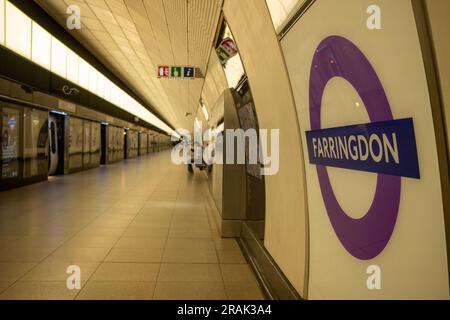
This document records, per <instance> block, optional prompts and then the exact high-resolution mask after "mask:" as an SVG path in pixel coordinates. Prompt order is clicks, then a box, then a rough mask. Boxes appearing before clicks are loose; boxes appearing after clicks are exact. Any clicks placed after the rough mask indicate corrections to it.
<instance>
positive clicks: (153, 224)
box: [128, 220, 170, 229]
mask: <svg viewBox="0 0 450 320" xmlns="http://www.w3.org/2000/svg"><path fill="white" fill-rule="evenodd" d="M169 227H170V220H166V221H142V220H138V221H136V220H135V221H133V222H132V223H130V225H129V226H128V228H150V229H151V228H166V229H168V228H169Z"/></svg>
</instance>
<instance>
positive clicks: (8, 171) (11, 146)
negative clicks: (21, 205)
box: [1, 107, 20, 180]
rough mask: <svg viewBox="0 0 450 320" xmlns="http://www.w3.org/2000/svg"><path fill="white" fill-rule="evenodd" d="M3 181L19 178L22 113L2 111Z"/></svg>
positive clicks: (6, 109)
mask: <svg viewBox="0 0 450 320" xmlns="http://www.w3.org/2000/svg"><path fill="white" fill-rule="evenodd" d="M1 128H2V129H1V130H2V137H1V141H2V180H4V179H11V178H18V177H19V150H20V135H19V132H20V111H19V110H18V109H15V108H9V107H4V108H3V109H2V127H1Z"/></svg>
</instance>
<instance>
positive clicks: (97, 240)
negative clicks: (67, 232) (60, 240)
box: [62, 236, 119, 248]
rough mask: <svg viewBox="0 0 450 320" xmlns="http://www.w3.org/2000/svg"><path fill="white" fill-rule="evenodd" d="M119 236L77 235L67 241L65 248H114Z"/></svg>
mask: <svg viewBox="0 0 450 320" xmlns="http://www.w3.org/2000/svg"><path fill="white" fill-rule="evenodd" d="M118 239H119V236H109V237H108V236H103V237H101V236H75V237H73V238H72V239H70V240H68V241H67V242H65V243H64V244H63V245H62V246H63V247H65V248H112V247H113V245H114V244H115V243H116V242H117V240H118Z"/></svg>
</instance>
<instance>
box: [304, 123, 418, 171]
mask: <svg viewBox="0 0 450 320" xmlns="http://www.w3.org/2000/svg"><path fill="white" fill-rule="evenodd" d="M306 140H307V143H308V152H309V162H310V163H311V164H315V165H320V166H328V167H337V168H345V169H350V170H359V171H366V172H374V173H381V174H387V175H393V176H400V177H408V178H415V179H420V171H419V160H418V157H417V147H416V139H415V135H414V123H413V119H411V118H409V119H400V120H392V121H384V122H373V123H367V124H360V125H353V126H345V127H338V128H330V129H321V130H315V131H308V132H306Z"/></svg>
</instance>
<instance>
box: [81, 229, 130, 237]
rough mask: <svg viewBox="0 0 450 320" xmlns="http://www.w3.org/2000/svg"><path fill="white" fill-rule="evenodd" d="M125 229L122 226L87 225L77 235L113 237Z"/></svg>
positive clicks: (119, 234)
mask: <svg viewBox="0 0 450 320" xmlns="http://www.w3.org/2000/svg"><path fill="white" fill-rule="evenodd" d="M125 230H126V227H123V228H103V227H87V228H85V229H84V230H82V231H81V232H80V233H78V235H80V236H96V237H114V236H121V235H122V234H123V233H124V232H125Z"/></svg>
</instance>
